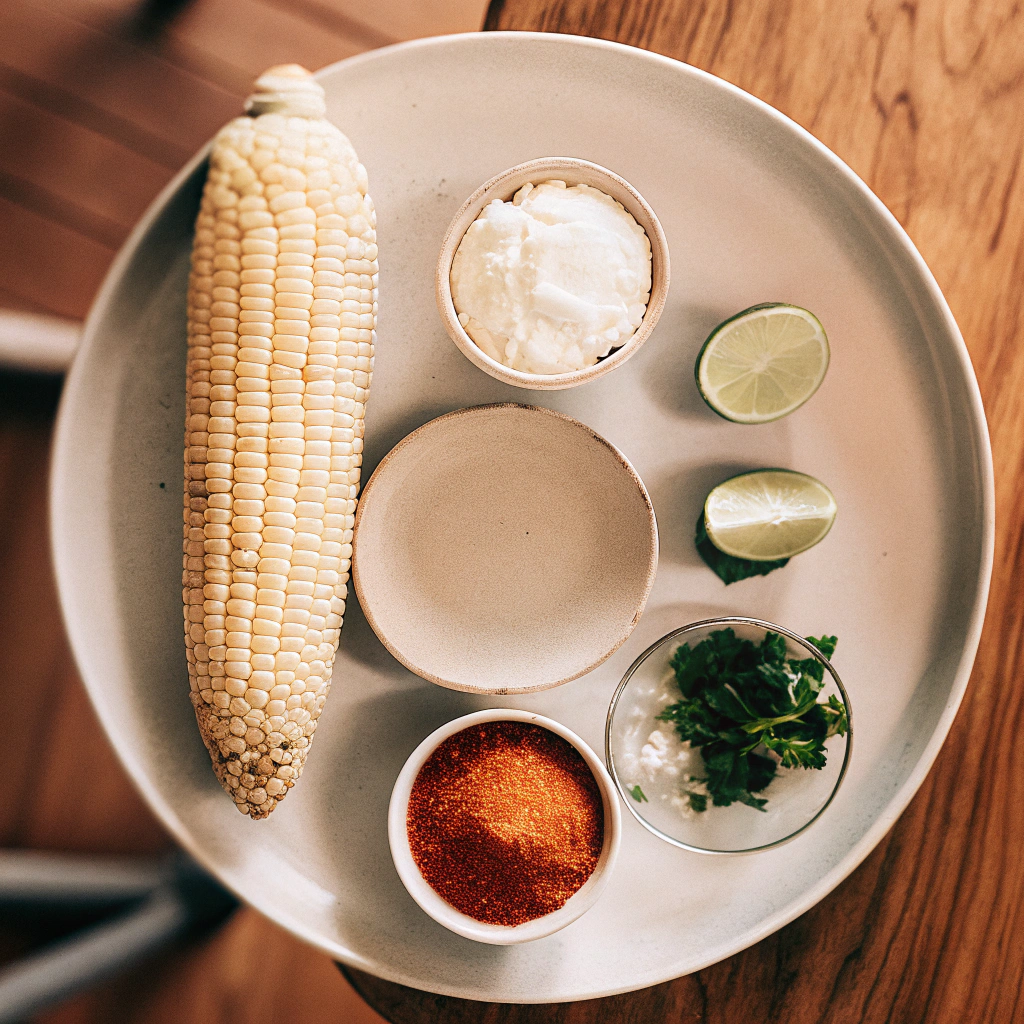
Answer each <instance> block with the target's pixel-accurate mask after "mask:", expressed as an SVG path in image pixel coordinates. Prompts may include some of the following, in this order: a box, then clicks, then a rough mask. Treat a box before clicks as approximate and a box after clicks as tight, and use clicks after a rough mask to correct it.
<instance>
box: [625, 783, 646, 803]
mask: <svg viewBox="0 0 1024 1024" xmlns="http://www.w3.org/2000/svg"><path fill="white" fill-rule="evenodd" d="M629 795H630V796H631V797H632V798H633V799H634V800H635V801H636V802H637V803H638V804H648V803H650V800H648V799H647V797H646V796H644V791H643V790H642V789H641V788H640V787H639V786H634V787H633V788H632V789H631V790H630V791H629Z"/></svg>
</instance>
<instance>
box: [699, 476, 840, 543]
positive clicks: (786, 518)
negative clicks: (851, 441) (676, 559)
mask: <svg viewBox="0 0 1024 1024" xmlns="http://www.w3.org/2000/svg"><path fill="white" fill-rule="evenodd" d="M835 518H836V499H835V498H834V497H833V496H832V492H831V491H830V490H829V489H828V488H827V487H826V486H825V485H824V484H823V483H821V482H820V481H819V480H815V479H814V477H813V476H808V475H807V474H806V473H794V472H793V471H791V470H788V469H758V470H755V471H754V472H753V473H741V474H740V475H739V476H734V477H732V478H731V479H729V480H726V481H725V482H724V483H721V484H719V485H718V486H717V487H716V488H714V490H712V491H711V493H710V494H709V495H708V496H707V500H706V501H705V502H704V528H705V529H706V530H707V534H708V540H710V541H711V543H712V544H714V545H715V547H716V548H718V550H719V551H724V552H725V553H726V554H727V555H732V556H733V557H735V558H749V559H750V560H751V561H753V562H772V561H775V560H776V559H779V558H791V557H792V556H793V555H798V554H800V552H801V551H806V550H807V549H808V548H811V547H814V545H815V544H817V543H818V541H820V540H821V539H822V538H823V537H824V536H825V534H826V533H828V531H829V530H830V529H832V523H833V522H835Z"/></svg>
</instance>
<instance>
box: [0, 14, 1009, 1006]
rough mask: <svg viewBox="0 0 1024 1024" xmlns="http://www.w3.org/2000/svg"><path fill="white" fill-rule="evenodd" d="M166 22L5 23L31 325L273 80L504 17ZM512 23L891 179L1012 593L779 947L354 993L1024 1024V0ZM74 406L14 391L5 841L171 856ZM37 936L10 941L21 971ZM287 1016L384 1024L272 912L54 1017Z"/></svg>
mask: <svg viewBox="0 0 1024 1024" xmlns="http://www.w3.org/2000/svg"><path fill="white" fill-rule="evenodd" d="M152 6H154V7H155V6H156V5H152ZM145 10H146V8H145V7H144V6H140V4H139V3H137V2H134V0H62V2H61V3H60V4H53V3H47V2H45V0H3V2H2V3H0V141H2V142H3V146H0V150H2V152H0V238H2V240H3V244H2V245H0V305H4V306H11V307H15V308H22V309H30V310H31V309H35V310H39V311H44V312H53V313H57V314H60V315H64V316H69V317H81V316H82V315H84V313H85V311H86V309H87V308H88V305H89V302H90V301H91V298H92V295H93V293H94V291H95V289H96V287H97V286H98V284H99V282H100V281H101V279H102V277H103V274H104V272H105V270H106V267H107V265H108V263H109V261H110V259H112V257H113V254H114V252H115V251H116V248H117V246H118V245H119V244H120V243H121V241H122V240H123V238H124V236H125V234H126V233H127V231H128V230H129V228H130V226H131V224H132V223H133V221H134V220H135V218H136V217H137V216H138V215H139V213H140V212H141V211H142V210H143V209H144V208H145V206H146V204H147V203H148V202H149V200H150V199H151V198H152V196H153V194H154V193H155V191H156V190H157V189H158V188H159V187H160V185H162V183H163V182H164V181H166V180H167V179H169V177H170V176H171V174H172V173H173V172H174V170H175V169H176V168H177V167H179V166H180V165H181V164H182V163H184V161H185V160H186V159H187V158H188V157H189V156H190V155H191V153H192V152H193V151H194V150H195V149H196V148H197V147H198V146H199V145H201V144H202V142H203V141H204V140H205V139H206V138H207V137H208V136H209V135H210V134H211V133H212V132H213V131H214V130H215V129H216V127H217V126H218V125H219V124H220V123H221V122H222V121H224V120H225V119H227V118H228V117H230V116H232V115H233V114H234V112H235V111H236V109H237V105H238V101H239V98H240V96H241V95H242V94H243V93H244V92H245V90H246V88H247V84H248V80H249V78H251V76H252V74H253V72H254V71H256V70H260V69H261V68H262V67H263V66H264V65H265V64H268V63H271V62H274V61H278V60H299V61H304V62H307V63H309V64H310V65H317V64H319V63H326V62H328V61H333V60H337V59H340V58H341V57H343V56H346V55H347V54H349V53H353V52H356V51H357V50H361V49H365V48H367V47H370V46H375V45H380V44H382V43H385V42H389V41H392V40H394V39H398V38H404V37H411V36H414V35H423V34H428V33H431V32H441V31H450V30H455V29H461V28H473V27H474V26H476V25H478V24H479V17H480V14H482V0H193V2H192V3H191V4H190V5H188V6H187V7H185V8H184V9H183V10H182V11H180V13H179V14H178V16H177V17H176V18H175V19H174V20H172V21H170V22H169V23H168V24H166V25H164V26H160V25H159V24H156V25H154V24H152V23H149V22H147V21H146V18H145V17H144V11H145ZM140 11H141V12H142V13H140ZM487 27H489V28H515V29H543V30H549V31H564V32H579V33H583V34H589V35H598V36H603V37H605V38H611V39H618V40H620V41H623V42H628V43H632V44H634V45H638V46H644V47H647V48H649V49H653V50H656V51H658V52H661V53H665V54H668V55H670V56H673V57H678V58H680V59H684V60H687V61H689V62H690V63H692V64H695V65H697V66H699V67H702V68H704V69H706V70H709V71H711V72H713V73H715V74H718V75H720V76H722V77H723V78H726V79H728V80H729V81H732V82H734V83H736V84H737V85H739V86H741V87H742V88H745V89H747V90H749V91H750V92H752V93H754V94H755V95H757V96H759V97H761V98H762V99H765V100H767V101H768V102H770V103H772V104H774V105H775V106H777V107H779V108H780V109H781V110H783V111H784V112H785V113H787V114H789V115H790V116H791V117H793V118H794V119H795V120H797V121H798V122H799V123H801V124H802V125H804V126H805V127H806V128H808V129H809V130H810V131H812V132H813V133H814V134H815V135H816V136H817V137H818V138H820V139H821V140H822V141H823V142H825V143H826V144H827V145H829V146H830V147H831V148H832V149H833V150H835V151H836V152H837V153H838V154H839V155H840V156H841V157H843V158H844V159H845V160H846V161H847V162H848V163H849V164H850V165H851V166H852V167H853V168H854V170H856V171H857V172H858V173H859V174H860V175H861V176H862V177H864V178H865V180H866V181H867V182H868V183H869V184H870V185H871V187H872V188H873V189H874V190H875V191H876V192H877V193H878V195H879V196H880V197H881V198H882V200H883V201H884V202H885V203H886V204H887V205H888V206H889V208H890V209H891V210H892V211H893V212H894V213H895V214H896V216H897V217H898V218H899V219H900V221H901V223H903V225H904V226H905V227H906V228H907V230H908V231H909V232H910V235H911V237H912V238H913V239H914V241H915V242H916V243H917V245H918V247H919V248H920V249H921V251H922V253H923V255H924V257H925V259H926V260H927V261H928V263H929V264H930V266H931V267H932V269H933V271H934V272H935V274H936V276H937V278H938V281H939V284H940V286H941V287H942V288H943V290H944V291H945V293H946V296H947V297H948V299H949V301H950V304H951V305H952V308H953V312H954V314H955V315H956V317H957V319H958V321H959V323H960V326H961V329H962V330H963V333H964V336H965V338H966V341H967V344H968V347H969V349H970V352H971V355H972V358H973V360H974V364H975V367H976V369H977V372H978V376H979V379H980V382H981V387H982V392H983V395H984V398H985V402H986V407H987V411H988V415H989V419H990V424H991V430H992V439H993V444H994V448H995V458H996V472H997V478H996V479H997V503H998V507H997V515H998V524H999V525H998V540H997V550H996V564H997V573H996V577H995V579H994V581H993V589H992V596H991V600H990V605H989V615H988V620H987V624H986V629H985V634H984V637H983V640H982V646H981V650H980V652H979V656H978V661H977V665H976V668H975V672H974V676H973V679H972V683H971V686H970V688H969V690H968V694H967V698H966V700H965V702H964V705H963V708H962V709H961V711H960V714H959V715H958V717H957V720H956V722H955V724H954V726H953V730H952V732H951V734H950V737H949V740H948V742H947V744H946V746H945V748H944V749H943V751H942V753H941V755H940V757H939V760H938V762H937V763H936V766H935V769H934V770H933V771H932V773H931V774H930V775H929V777H928V779H927V780H926V782H925V784H924V785H923V787H922V789H921V791H920V792H919V793H918V795H917V797H916V798H915V800H914V802H913V803H912V804H911V806H910V808H909V809H908V811H907V812H906V813H905V814H904V816H903V817H902V819H901V820H900V821H899V822H898V823H897V825H896V827H895V828H894V829H893V831H892V832H891V833H890V835H889V836H888V837H887V838H886V839H885V840H884V841H883V842H882V843H881V844H880V846H879V847H878V848H877V849H876V851H875V852H874V853H873V854H872V855H871V856H870V857H869V858H868V859H867V861H866V862H865V863H864V864H863V865H862V866H861V867H860V868H859V869H858V870H857V871H856V872H855V873H854V874H853V875H852V876H851V877H850V878H849V879H848V880H847V881H846V882H845V883H843V885H841V886H840V887H839V888H838V889H837V890H836V891H835V892H834V893H833V894H832V895H831V896H829V897H828V898H826V899H825V900H824V901H823V902H822V903H821V904H819V905H818V906H817V907H816V908H814V909H813V910H812V911H810V912H809V913H807V914H805V915H804V916H803V917H801V918H800V919H799V920H798V921H796V922H794V923H793V924H791V925H789V926H788V927H787V928H785V929H783V930H782V931H780V932H779V933H777V934H776V935H774V936H772V937H771V938H769V939H767V940H765V941H764V942H762V943H760V944H758V945H757V946H754V947H752V948H751V949H749V950H747V951H745V952H744V953H741V954H739V955H737V956H735V957H733V958H731V959H730V960H728V961H725V962H723V963H721V964H718V965H716V966H715V967H712V968H709V969H707V970H705V971H702V972H700V973H699V974H696V975H693V976H691V977H688V978H684V979H680V980H678V981H675V982H670V983H667V984H665V985H660V986H657V987H656V988H653V989H648V990H645V991H643V992H637V993H632V994H630V995H625V996H620V997H616V998H613V999H606V1000H599V1001H593V1002H586V1003H576V1004H569V1005H562V1006H552V1007H544V1006H536V1007H514V1006H501V1005H496V1004H484V1003H472V1002H466V1001H461V1000H452V999H444V998H440V997H436V996H432V995H427V994H424V993H418V992H413V991H410V990H406V989H402V988H400V987H398V986H394V985H390V984H388V983H385V982H381V981H379V980H377V979H373V978H370V977H369V976H366V975H362V974H356V973H355V972H351V974H350V976H351V977H352V979H353V981H354V982H355V984H356V986H357V987H358V989H359V990H360V991H361V992H362V993H363V994H364V995H365V996H366V998H367V999H368V1000H369V1001H370V1002H371V1003H372V1004H373V1005H374V1006H375V1007H377V1008H378V1010H379V1011H380V1013H381V1014H382V1015H383V1016H384V1017H386V1018H387V1019H389V1020H391V1021H394V1022H396V1024H397V1022H402V1024H405V1022H409V1024H412V1022H421V1021H423V1022H426V1021H431V1022H442V1024H449V1022H450V1024H477V1022H479V1024H484V1022H486V1024H498V1022H501V1024H527V1022H529V1024H534V1022H536V1024H541V1022H551V1024H556V1022H559V1024H561V1022H565V1024H591V1022H594V1024H597V1022H602V1024H605V1022H607V1024H612V1022H616V1024H618V1022H621V1024H648V1022H652V1024H653V1022H661V1021H666V1022H672V1024H676V1022H679V1024H683V1022H687V1024H688V1022H705V1024H760V1022H765V1024H767V1022H776V1021H777V1022H782V1021H786V1022H793V1024H808V1022H837V1024H838V1022H844V1024H846V1022H849V1024H854V1022H861V1021H863V1022H872V1024H873V1022H881V1021H891V1022H894V1024H918V1022H925V1021H927V1022H932V1021H942V1022H950V1024H954V1022H955V1024H988V1022H1008V1021H1015V1020H1016V1021H1024V994H1022V983H1024V937H1022V936H1024V852H1022V847H1024V746H1022V745H1021V744H1019V743H1017V742H1016V735H1017V733H1018V732H1019V731H1020V730H1021V728H1022V727H1024V693H1022V687H1024V684H1022V682H1021V680H1020V678H1019V677H1020V674H1021V673H1020V671H1019V660H1020V651H1021V638H1022V629H1024V600H1022V599H1021V598H1020V597H1019V596H1018V594H1019V592H1020V586H1019V584H1018V583H1017V580H1018V579H1019V577H1020V573H1021V569H1022V567H1024V551H1022V549H1021V541H1020V537H1021V527H1022V518H1024V512H1022V511H1021V509H1024V493H1022V491H1024V478H1022V476H1021V473H1020V470H1021V462H1022V458H1024V345H1021V344H1019V343H1018V336H1019V335H1021V333H1022V328H1024V314H1022V301H1024V300H1022V288H1021V285H1022V282H1024V173H1022V171H1021V160H1022V154H1024V10H1022V8H1021V5H1020V3H1019V0H924V2H922V3H914V2H912V0H903V2H899V0H608V2H603V3H602V2H598V0H548V2H545V0H504V2H501V0H497V2H496V3H495V4H493V5H492V8H491V10H490V12H489V14H488V18H487ZM58 393H59V384H58V383H57V382H55V381H48V380H41V379H33V378H27V377H13V376H9V375H0V706H3V707H4V708H6V709H8V714H7V715H6V717H5V718H4V725H5V728H4V731H3V744H4V753H5V757H4V766H5V776H4V777H5V782H6V785H5V786H4V791H3V792H4V795H3V798H0V845H4V846H12V847H32V848H48V849H61V850H77V851H81V852H123V853H136V852H138V853H145V852H152V851H156V850H161V849H163V848H165V847H166V845H167V842H168V841H167V838H166V836H165V835H164V834H163V832H162V830H161V829H160V827H159V825H158V824H157V823H156V822H155V821H154V819H153V818H152V817H151V815H150V814H149V812H148V811H147V810H146V808H145V807H144V805H143V804H142V803H141V801H140V800H139V798H138V797H137V796H136V795H135V793H134V791H133V790H132V788H131V786H130V784H129V783H128V781H127V779H126V778H125V776H124V774H123V772H122V771H121V769H120V767H119V766H118V764H117V762H116V760H115V759H114V756H113V754H112V753H111V751H110V749H109V747H108V746H107V744H106V741H105V739H104V738H103V736H102V733H101V732H100V730H99V727H98V725H97V723H96V721H95V718H94V717H93V715H92V712H91V709H90V707H89V704H88V701H87V699H86V697H85V694H84V691H83V690H82V688H81V684H80V682H79V681H78V679H77V676H76V674H75V671H74V668H73V665H72V663H71V659H70V655H69V652H68V649H67V644H66V641H65V640H64V638H63V633H62V630H61V627H60V620H59V613H58V611H57V605H56V597H55V594H54V590H53V584H52V581H51V569H50V565H49V561H48V545H47V538H46V475H47V459H48V451H49V437H50V431H51V423H52V415H53V410H54V407H55V403H56V399H57V395H58ZM12 708H13V709H14V710H13V711H11V710H10V709H12ZM31 941H32V936H30V935H26V934H24V933H22V932H20V931H14V930H12V929H10V928H9V927H5V926H4V922H2V921H0V960H2V959H5V958H7V957H10V956H12V955H15V954H16V953H17V952H18V951H19V950H20V949H23V948H25V947H26V946H27V945H28V944H29V943H30V942H31ZM624 955H628V951H624ZM284 1018H288V1019H301V1020H303V1021H305V1022H308V1024H316V1022H320V1021H323V1022H327V1021H336V1022H341V1024H370V1022H372V1021H378V1022H379V1019H380V1018H379V1017H377V1016H376V1015H375V1014H374V1013H373V1012H372V1011H370V1010H369V1009H366V1008H364V1007H362V1006H361V1004H359V1002H358V1001H357V1000H354V999H353V998H352V990H351V988H350V987H349V986H348V985H346V983H345V982H344V980H343V979H342V977H341V976H340V975H339V974H338V972H337V971H335V969H334V967H333V966H332V964H331V963H330V961H329V960H328V959H327V958H325V957H323V956H322V955H320V954H318V953H314V952H312V951H310V950H308V949H307V948H305V947H303V946H302V945H301V944H300V943H298V942H297V941H295V940H294V939H292V938H291V937H290V936H288V935H286V934H285V933H284V932H281V931H279V930H278V929H277V928H275V927H274V926H273V925H271V924H269V923H268V922H266V921H264V920H263V919H262V918H260V917H259V916H258V915H256V914H254V913H253V912H251V911H241V912H239V914H237V915H236V916H235V918H234V919H233V920H232V921H231V922H230V923H229V925H228V926H227V927H226V928H225V929H223V930H222V931H221V932H220V933H219V934H218V935H216V936H214V937H212V938H211V939H209V940H207V941H205V942H203V943H200V944H197V945H194V946H192V947H190V948H188V949H185V950H178V951H174V952H172V953H169V954H167V955H166V956H164V957H162V958H160V960H159V961H158V962H156V963H152V964H150V965H147V966H146V967H144V968H140V969H139V970H137V971H134V972H132V973H131V974H130V975H129V976H127V977H126V978H123V979H121V980H119V981H116V982H113V983H111V984H109V985H107V986H104V987H103V988H102V989H99V990H97V991H96V992H94V993H90V994H89V995H86V996H83V997H80V998H78V999H76V1000H74V1001H72V1002H71V1003H69V1004H67V1005H66V1006H64V1007H62V1008H59V1009H57V1010H54V1011H52V1012H50V1013H47V1014H46V1015H44V1017H42V1018H40V1019H41V1020H45V1021H47V1022H51V1024H79V1022H80V1024H101V1022H108V1021H113V1022H118V1024H120V1022H132V1024H156V1022H164V1021H167V1022H171V1021H174V1022H181V1024H190V1022H196V1024H207V1022H219V1021H224V1022H228V1021H246V1022H252V1024H263V1022H268V1024H270V1022H273V1024H277V1022H278V1021H279V1020H281V1019H284Z"/></svg>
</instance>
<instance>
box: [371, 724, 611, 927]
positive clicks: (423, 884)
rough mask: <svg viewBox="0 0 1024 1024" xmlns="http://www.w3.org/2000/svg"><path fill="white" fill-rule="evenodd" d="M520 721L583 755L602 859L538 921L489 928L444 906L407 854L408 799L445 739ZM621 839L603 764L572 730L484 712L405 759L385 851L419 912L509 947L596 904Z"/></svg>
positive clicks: (438, 732) (436, 734) (440, 732)
mask: <svg viewBox="0 0 1024 1024" xmlns="http://www.w3.org/2000/svg"><path fill="white" fill-rule="evenodd" d="M497 721H500V722H525V723H527V724H529V725H538V726H540V727H541V728H542V729H547V730H548V731H549V732H553V733H554V734H555V735H556V736H560V737H561V738H562V739H564V740H565V741H566V742H568V743H570V744H571V745H572V746H573V747H574V748H575V749H576V750H577V751H578V752H579V754H580V755H581V756H582V758H583V760H584V761H585V762H586V764H587V767H588V768H589V769H590V770H591V772H592V774H593V776H594V779H595V781H596V782H597V785H598V789H599V790H600V792H601V803H602V806H603V809H604V842H603V843H602V846H601V854H600V856H599V858H598V861H597V864H596V865H595V866H594V870H593V872H592V873H591V875H590V877H589V878H588V879H587V880H586V881H585V882H584V883H583V885H582V886H581V887H580V888H579V889H577V890H576V892H574V893H573V894H572V896H570V897H569V899H568V900H566V902H565V903H564V904H563V905H562V906H561V907H559V908H558V910H554V911H552V912H551V913H550V914H545V915H543V916H542V917H535V918H533V920H531V921H525V922H524V923H523V924H519V925H514V926H509V925H499V924H489V923H487V922H485V921H477V920H476V918H473V917H470V916H468V915H467V914H463V913H462V912H461V911H459V910H456V909H455V908H454V907H453V906H452V905H451V904H450V903H447V902H446V901H445V900H444V899H443V898H442V897H441V896H440V895H439V894H438V893H437V892H436V891H435V890H434V889H433V888H432V887H431V886H430V884H429V883H428V882H427V881H426V879H424V877H423V875H422V874H421V873H420V870H419V868H418V867H417V865H416V861H415V860H414V859H413V856H412V851H411V850H410V849H409V834H408V831H407V828H406V816H407V813H408V806H409V796H410V795H411V793H412V787H413V783H414V782H415V781H416V778H417V776H418V775H419V773H420V769H421V768H422V767H423V765H424V763H425V762H426V760H427V758H428V757H430V755H431V754H433V752H434V751H435V750H436V749H437V748H438V746H440V745H441V743H443V742H444V741H445V740H446V739H448V738H449V737H450V736H454V735H455V734H456V733H459V732H462V731H463V730H464V729H468V728H470V727H471V726H474V725H479V724H481V723H483V722H497ZM621 840H622V812H621V809H620V808H619V801H618V793H617V790H616V787H615V784H614V783H613V782H612V778H611V776H610V775H609V774H608V770H607V769H606V768H605V766H604V762H603V761H602V760H601V758H600V757H599V756H598V755H597V754H596V753H595V751H594V750H593V748H592V747H590V746H589V745H588V744H587V743H586V741H584V740H583V739H581V738H580V737H579V736H578V735H577V734H576V733H574V732H573V731H572V730H571V729H569V728H567V727H566V726H564V725H562V724H561V723H560V722H556V721H555V720H554V719H551V718H547V717H545V716H544V715H540V714H537V713H535V712H532V711H519V710H514V709H511V708H489V709H486V710H484V711H475V712H473V713H471V714H468V715H462V716H460V717H459V718H454V719H452V720H451V721H450V722H446V723H445V724H444V725H442V726H440V727H439V728H437V729H435V730H434V731H433V732H432V733H430V735H429V736H427V737H426V738H425V739H424V740H422V741H421V742H420V743H419V744H418V745H417V747H416V749H415V750H413V752H412V753H411V754H410V755H409V757H408V758H407V759H406V762H405V764H404V765H403V766H402V770H401V771H400V772H399V774H398V778H397V779H396V780H395V785H394V787H393V788H392V790H391V800H390V802H389V804H388V846H389V847H390V849H391V858H392V860H393V861H394V864H395V870H396V871H397V872H398V876H399V878H401V880H402V884H403V885H404V886H405V888H406V890H407V891H408V893H409V895H410V896H412V898H413V899H414V900H415V901H416V903H417V904H418V905H419V907H420V909H421V910H423V911H424V913H426V914H427V915H429V916H430V917H431V918H433V919H434V920H435V921H437V923H438V924H441V925H443V926H444V927H445V928H448V929H449V930H450V931H453V932H455V933H456V934H458V935H462V936H464V937H465V938H467V939H475V940H476V941H477V942H486V943H490V944H491V945H500V946H509V945H517V944H519V943H521V942H531V941H533V940H534V939H541V938H544V937H545V936H547V935H551V934H553V933H554V932H557V931H561V929H563V928H565V927H567V926H568V925H570V924H572V923H573V921H576V920H577V919H579V918H580V917H582V916H583V914H585V913H586V912H587V911H588V910H589V909H590V908H591V907H592V906H593V905H594V904H595V903H596V902H597V900H598V899H599V897H600V896H601V893H602V892H603V891H604V889H605V887H606V886H607V884H608V881H609V880H610V878H611V874H612V869H613V867H614V865H615V860H616V858H617V857H618V853H619V846H620V844H621Z"/></svg>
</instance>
